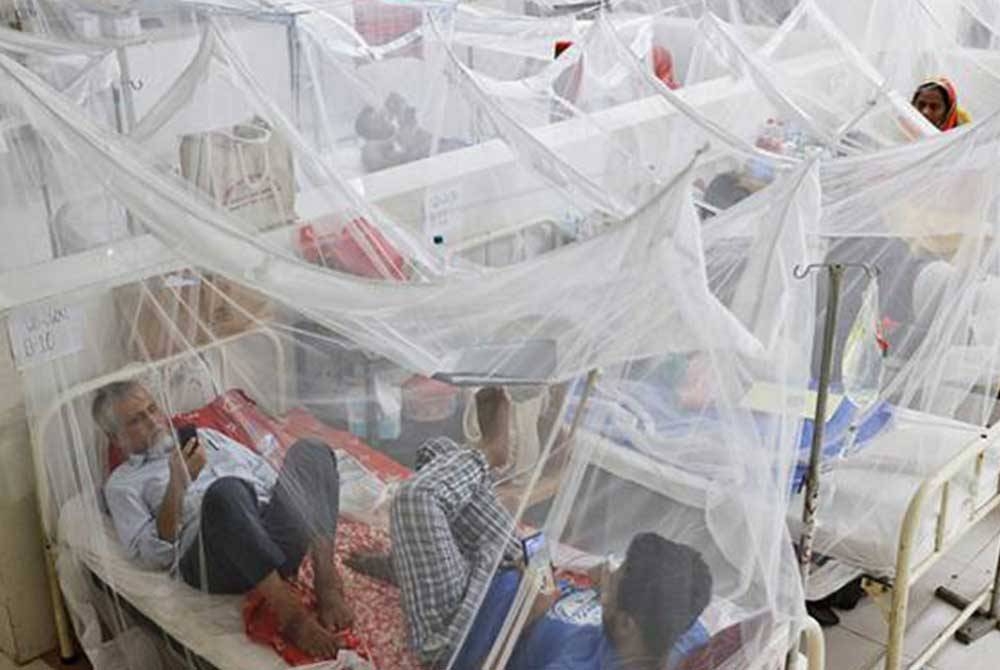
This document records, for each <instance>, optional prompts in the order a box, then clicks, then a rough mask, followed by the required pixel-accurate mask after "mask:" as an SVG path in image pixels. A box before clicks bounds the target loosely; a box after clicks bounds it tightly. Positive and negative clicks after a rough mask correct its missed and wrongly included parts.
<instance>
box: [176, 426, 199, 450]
mask: <svg viewBox="0 0 1000 670" xmlns="http://www.w3.org/2000/svg"><path fill="white" fill-rule="evenodd" d="M192 439H195V440H197V439H198V428H197V426H195V425H194V424H190V423H189V424H185V425H183V426H178V427H177V442H178V444H179V445H180V448H181V451H184V449H185V447H187V445H188V442H190V441H191V440H192ZM184 455H185V456H189V455H190V454H188V453H186V452H185V454H184Z"/></svg>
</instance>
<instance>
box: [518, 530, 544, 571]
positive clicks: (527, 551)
mask: <svg viewBox="0 0 1000 670" xmlns="http://www.w3.org/2000/svg"><path fill="white" fill-rule="evenodd" d="M544 545H545V536H544V535H542V534H541V533H535V534H534V535H529V536H528V537H526V538H524V539H523V540H521V552H522V553H523V554H524V564H525V565H530V564H531V559H532V558H534V557H535V555H536V554H537V553H538V552H539V551H541V549H542V547H543V546H544Z"/></svg>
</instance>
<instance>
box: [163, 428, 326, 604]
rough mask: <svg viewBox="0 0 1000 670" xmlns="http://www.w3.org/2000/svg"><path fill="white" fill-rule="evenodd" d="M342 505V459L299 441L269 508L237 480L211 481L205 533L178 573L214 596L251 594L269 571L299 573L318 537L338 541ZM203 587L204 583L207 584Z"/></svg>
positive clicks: (203, 522) (204, 502)
mask: <svg viewBox="0 0 1000 670" xmlns="http://www.w3.org/2000/svg"><path fill="white" fill-rule="evenodd" d="M339 507H340V479H339V476H338V473H337V458H336V456H335V455H334V453H333V450H332V449H330V447H329V446H327V445H326V444H325V443H323V442H321V441H319V440H313V439H305V440H299V441H298V442H296V443H295V444H294V445H292V448H291V449H289V451H288V454H287V456H286V457H285V462H284V465H283V466H282V468H281V473H280V474H279V475H278V483H277V484H276V485H275V487H274V490H273V491H272V492H271V500H270V502H269V503H268V504H266V505H261V504H260V503H259V502H258V501H257V495H256V494H255V493H254V489H253V486H252V485H251V484H250V483H249V482H246V481H244V480H242V479H239V478H237V477H223V478H221V479H219V480H218V481H216V482H213V483H212V485H211V486H209V488H208V490H207V491H206V492H205V496H204V498H203V499H202V502H201V532H200V534H199V538H198V540H197V541H196V542H195V543H194V544H193V545H192V546H191V548H190V549H188V550H187V552H185V554H184V556H183V557H181V561H180V574H181V576H182V577H183V579H184V581H185V582H187V583H188V584H190V585H191V586H193V587H195V588H198V589H202V590H206V591H208V592H209V593H230V594H232V593H246V592H247V591H249V590H250V589H252V588H253V587H254V586H256V585H257V584H259V583H260V582H261V581H262V580H263V579H264V578H265V577H267V575H269V574H270V573H271V572H274V571H277V572H278V573H279V574H280V575H281V576H282V577H290V576H293V575H295V574H296V573H297V572H298V569H299V565H300V564H301V563H302V559H303V558H304V557H305V555H306V552H307V551H308V550H309V547H310V545H311V544H312V542H313V540H314V539H315V538H317V537H325V538H329V539H333V537H334V536H335V535H336V532H337V514H338V510H339ZM203 582H205V583H203Z"/></svg>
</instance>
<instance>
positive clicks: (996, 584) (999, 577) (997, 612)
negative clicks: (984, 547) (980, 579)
mask: <svg viewBox="0 0 1000 670" xmlns="http://www.w3.org/2000/svg"><path fill="white" fill-rule="evenodd" d="M990 616H991V617H993V619H994V620H996V621H998V625H1000V551H998V553H997V564H996V566H995V567H994V568H993V591H992V592H991V593H990Z"/></svg>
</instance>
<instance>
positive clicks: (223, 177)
mask: <svg viewBox="0 0 1000 670" xmlns="http://www.w3.org/2000/svg"><path fill="white" fill-rule="evenodd" d="M180 152H181V174H182V175H183V176H184V178H185V179H187V180H188V181H190V182H192V183H194V184H195V185H196V186H198V188H200V189H201V190H202V191H204V192H206V193H208V194H209V195H210V196H211V197H212V198H213V199H214V200H215V202H216V203H218V204H219V205H221V206H223V207H225V208H226V209H228V210H229V211H230V212H233V213H234V214H236V215H237V216H238V217H239V218H240V219H241V220H242V221H243V223H244V225H245V227H246V229H247V230H248V231H251V232H253V231H263V230H269V229H271V228H276V227H278V226H282V225H285V224H288V223H290V222H292V221H293V220H294V219H295V170H294V165H293V162H292V154H291V151H290V150H289V148H288V145H287V144H286V143H285V141H284V140H283V139H282V138H281V137H280V136H279V135H278V134H277V133H275V132H273V131H272V130H271V127H270V126H269V125H268V124H267V122H266V121H264V120H263V119H260V118H258V117H254V118H253V119H251V120H250V121H247V122H243V123H238V124H236V125H234V126H232V127H228V128H224V129H218V130H212V131H209V132H204V133H194V134H190V135H185V136H184V137H183V138H182V139H181V149H180Z"/></svg>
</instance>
